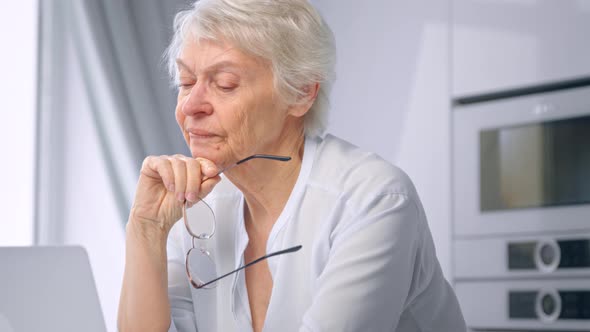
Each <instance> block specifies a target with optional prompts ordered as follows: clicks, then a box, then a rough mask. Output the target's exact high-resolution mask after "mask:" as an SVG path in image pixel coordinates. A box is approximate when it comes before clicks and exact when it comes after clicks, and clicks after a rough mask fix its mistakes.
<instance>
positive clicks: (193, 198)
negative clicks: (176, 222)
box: [186, 193, 197, 202]
mask: <svg viewBox="0 0 590 332" xmlns="http://www.w3.org/2000/svg"><path fill="white" fill-rule="evenodd" d="M186 199H187V200H188V201H189V202H196V201H197V193H188V194H187V195H186Z"/></svg>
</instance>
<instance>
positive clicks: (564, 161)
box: [479, 116, 590, 211]
mask: <svg viewBox="0 0 590 332" xmlns="http://www.w3.org/2000/svg"><path fill="white" fill-rule="evenodd" d="M479 147H480V159H479V161H480V188H481V189H480V190H481V192H480V207H481V211H493V210H507V209H516V208H527V207H542V206H556V205H569V204H583V203H590V116H585V117H579V118H572V119H565V120H558V121H552V122H543V123H536V124H531V125H525V126H518V127H506V128H499V129H492V130H484V131H481V132H480V136H479Z"/></svg>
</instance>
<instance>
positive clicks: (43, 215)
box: [35, 0, 187, 331]
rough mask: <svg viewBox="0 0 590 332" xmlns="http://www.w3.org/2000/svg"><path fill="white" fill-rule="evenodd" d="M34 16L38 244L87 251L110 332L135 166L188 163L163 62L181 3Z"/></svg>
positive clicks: (104, 3)
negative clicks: (166, 159)
mask: <svg viewBox="0 0 590 332" xmlns="http://www.w3.org/2000/svg"><path fill="white" fill-rule="evenodd" d="M40 6H41V15H40V19H41V30H40V40H41V46H40V53H39V56H40V73H39V74H40V75H39V76H40V84H39V110H38V117H39V126H38V133H37V134H38V136H39V142H38V143H39V147H38V153H37V180H36V184H37V185H36V190H35V191H36V195H37V197H36V209H35V224H36V237H35V239H36V241H35V242H36V243H37V244H79V245H83V246H84V247H86V249H87V250H88V252H89V256H90V260H91V263H92V267H93V271H94V274H95V278H96V282H97V287H98V291H99V296H100V297H101V303H102V304H103V311H104V315H105V318H106V321H107V326H109V329H110V330H112V331H115V321H116V309H117V304H118V296H119V290H120V282H121V278H122V273H123V262H124V224H125V222H126V221H127V216H128V213H129V208H130V205H131V202H132V198H133V194H134V188H135V183H136V181H137V176H138V172H139V168H140V166H141V162H142V161H143V159H144V158H145V156H147V155H150V154H174V153H186V147H185V146H184V143H183V140H182V136H181V134H180V132H179V130H178V128H177V126H176V123H175V120H174V102H175V97H174V92H173V91H172V90H171V89H170V84H169V80H168V78H167V76H166V70H165V68H164V65H163V63H162V54H163V52H164V50H165V47H166V46H167V43H168V40H169V37H170V33H171V27H172V19H173V14H174V13H175V12H176V11H178V10H179V9H180V8H183V7H186V6H187V1H180V0H178V1H160V0H149V1H146V0H92V1H77V0H65V1H64V0H43V1H41V2H40Z"/></svg>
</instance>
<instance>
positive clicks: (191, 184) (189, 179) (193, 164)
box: [185, 158, 203, 202]
mask: <svg viewBox="0 0 590 332" xmlns="http://www.w3.org/2000/svg"><path fill="white" fill-rule="evenodd" d="M185 162H186V200H187V201H189V202H196V201H197V200H198V199H199V197H201V195H200V193H199V192H200V191H201V181H202V177H203V175H202V174H201V163H200V162H199V161H198V160H196V159H193V158H187V159H186V160H185Z"/></svg>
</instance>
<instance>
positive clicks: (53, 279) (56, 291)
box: [0, 246, 106, 332]
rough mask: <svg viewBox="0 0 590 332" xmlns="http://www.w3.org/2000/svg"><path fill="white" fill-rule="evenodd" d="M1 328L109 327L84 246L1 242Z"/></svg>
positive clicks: (64, 330) (101, 331)
mask: <svg viewBox="0 0 590 332" xmlns="http://www.w3.org/2000/svg"><path fill="white" fill-rule="evenodd" d="M0 331H2V332H5V331H6V332H21V331H26V332H37V331H60V332H69V331H76V332H78V331H88V332H106V326H105V322H104V319H103V316H102V310H101V307H100V303H99V300H98V293H97V291H96V286H95V283H94V278H93V276H92V271H91V269H90V262H89V260H88V255H87V253H86V251H85V250H84V249H83V248H82V247H70V246H62V247H41V246H39V247H0Z"/></svg>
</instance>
